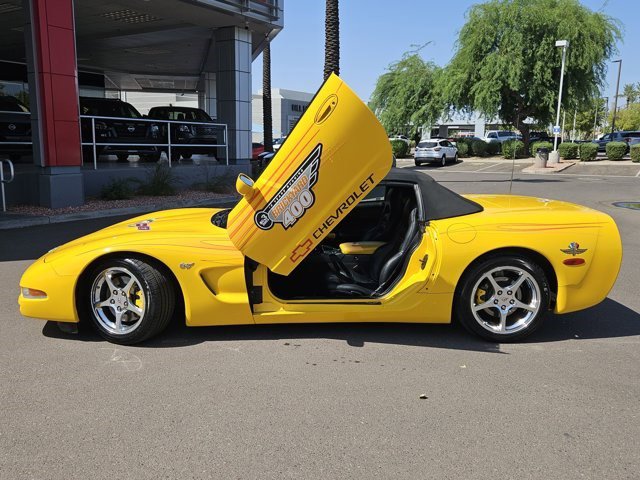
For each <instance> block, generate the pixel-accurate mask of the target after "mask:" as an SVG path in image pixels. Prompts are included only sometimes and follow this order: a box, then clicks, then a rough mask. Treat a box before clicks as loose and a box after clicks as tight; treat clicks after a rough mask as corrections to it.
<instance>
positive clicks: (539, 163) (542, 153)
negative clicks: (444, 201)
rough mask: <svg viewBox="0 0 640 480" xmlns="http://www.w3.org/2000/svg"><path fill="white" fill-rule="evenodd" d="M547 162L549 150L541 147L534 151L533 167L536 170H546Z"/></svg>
mask: <svg viewBox="0 0 640 480" xmlns="http://www.w3.org/2000/svg"><path fill="white" fill-rule="evenodd" d="M548 161H549V149H548V148H545V147H542V148H538V149H537V150H536V159H535V162H534V165H535V167H536V168H547V162H548Z"/></svg>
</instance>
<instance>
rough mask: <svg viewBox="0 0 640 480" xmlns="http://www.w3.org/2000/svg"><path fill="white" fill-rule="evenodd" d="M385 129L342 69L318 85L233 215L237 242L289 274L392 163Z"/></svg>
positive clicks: (244, 187) (241, 184) (244, 180)
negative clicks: (356, 92) (315, 92)
mask: <svg viewBox="0 0 640 480" xmlns="http://www.w3.org/2000/svg"><path fill="white" fill-rule="evenodd" d="M391 163H392V153H391V145H390V143H389V140H388V138H387V134H386V132H385V130H384V128H383V127H382V125H380V122H378V119H377V118H376V117H375V115H374V114H373V112H372V111H371V110H370V109H369V108H368V107H367V106H366V105H365V104H364V103H362V101H361V100H360V99H359V98H358V97H357V95H356V94H355V93H354V92H353V91H352V90H351V89H350V88H349V87H348V86H347V84H346V83H344V82H343V81H342V80H341V79H340V78H339V77H337V76H336V75H331V77H329V78H328V79H327V81H326V82H325V83H324V85H323V86H322V88H321V89H320V90H319V91H318V93H317V94H316V96H315V97H314V99H313V101H312V102H311V104H310V105H309V107H308V109H307V110H306V112H305V113H304V115H303V116H302V117H301V118H300V120H299V121H298V124H297V125H296V127H295V128H294V129H293V131H292V132H291V134H290V135H289V136H288V137H287V140H286V141H285V142H284V143H283V144H282V146H281V147H280V149H279V150H278V153H277V154H276V155H275V157H274V158H273V160H272V161H271V163H270V164H269V165H268V167H267V168H266V169H265V171H264V172H263V173H262V175H261V176H260V178H258V180H257V181H256V182H255V183H253V181H252V180H251V179H249V178H248V177H246V176H245V177H239V179H238V183H237V184H238V190H239V191H240V193H242V194H243V198H242V200H240V202H239V203H238V205H236V207H235V208H234V209H233V210H232V211H231V213H230V214H229V219H228V223H227V229H228V232H229V236H230V238H231V241H232V242H233V244H234V245H235V246H236V247H237V248H238V249H239V250H241V251H242V252H243V253H244V255H246V256H247V257H249V258H251V259H253V260H255V261H257V262H259V263H262V264H263V265H266V266H267V267H268V268H269V269H271V271H273V272H275V273H279V274H281V275H288V274H289V273H290V272H291V271H292V270H293V269H294V268H295V267H296V266H297V265H299V264H300V262H301V261H302V260H303V259H304V258H305V257H306V256H307V255H308V254H309V252H311V251H312V250H313V249H314V248H315V247H316V246H317V245H318V244H319V243H320V242H321V241H322V239H323V238H325V237H326V236H327V234H328V233H329V232H331V230H332V229H334V228H335V227H336V225H337V224H338V223H340V221H341V220H342V219H343V218H344V217H345V216H346V215H347V214H348V213H349V212H350V211H351V210H352V209H353V208H354V207H355V206H356V205H357V204H358V203H359V202H360V200H362V199H363V198H364V197H365V196H366V195H367V194H368V193H369V192H370V191H371V189H372V188H373V187H374V186H375V185H377V184H378V183H379V182H380V181H381V180H382V179H383V178H384V176H385V175H386V174H387V172H388V171H389V169H390V168H391Z"/></svg>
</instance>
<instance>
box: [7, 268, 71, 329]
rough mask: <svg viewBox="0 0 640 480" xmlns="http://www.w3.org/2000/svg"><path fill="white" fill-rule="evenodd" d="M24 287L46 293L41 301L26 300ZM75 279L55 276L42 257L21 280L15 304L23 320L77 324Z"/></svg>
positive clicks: (34, 299) (35, 299)
mask: <svg viewBox="0 0 640 480" xmlns="http://www.w3.org/2000/svg"><path fill="white" fill-rule="evenodd" d="M23 288H32V289H35V290H41V291H43V292H45V293H46V295H47V296H46V297H44V298H28V297H25V296H24V295H23V293H22V289H23ZM74 292H75V276H71V275H69V276H63V275H58V274H57V273H56V272H55V270H54V269H53V267H52V266H51V265H50V264H47V263H45V262H44V257H41V258H40V259H38V260H37V261H36V262H35V263H33V264H32V265H31V266H30V267H29V268H28V269H27V271H26V272H24V274H23V275H22V278H21V279H20V296H19V297H18V304H19V305H20V313H21V314H22V315H24V316H25V317H33V318H42V319H45V320H55V321H57V322H72V323H77V322H78V312H77V311H76V306H75V301H74V297H75V295H74Z"/></svg>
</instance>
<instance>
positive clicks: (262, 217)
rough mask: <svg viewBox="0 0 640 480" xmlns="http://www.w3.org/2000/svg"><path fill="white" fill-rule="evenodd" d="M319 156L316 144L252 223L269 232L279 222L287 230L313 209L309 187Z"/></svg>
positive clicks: (316, 178)
mask: <svg viewBox="0 0 640 480" xmlns="http://www.w3.org/2000/svg"><path fill="white" fill-rule="evenodd" d="M321 154H322V144H321V143H319V144H318V145H316V147H315V148H314V149H313V151H312V152H311V153H310V154H309V156H308V157H307V158H306V159H305V160H304V162H302V165H300V167H299V168H298V169H297V170H296V171H295V172H293V175H291V177H289V179H288V180H287V181H286V182H285V183H284V185H283V186H282V188H281V189H280V190H278V192H277V193H276V194H275V195H274V197H273V198H272V199H271V200H270V201H269V203H267V205H266V207H264V208H263V209H261V210H258V211H257V212H256V214H255V216H254V221H255V222H256V225H257V226H258V228H260V229H262V230H270V229H271V228H273V225H274V224H276V223H279V224H280V225H282V227H283V228H284V229H285V230H287V229H288V228H291V227H292V226H294V225H295V223H296V222H297V221H298V220H299V219H300V218H302V216H303V215H304V214H305V212H306V211H307V210H308V209H309V208H311V207H312V206H313V204H314V202H315V200H316V197H315V194H314V193H313V186H314V185H315V184H316V183H317V182H318V168H319V167H320V156H321Z"/></svg>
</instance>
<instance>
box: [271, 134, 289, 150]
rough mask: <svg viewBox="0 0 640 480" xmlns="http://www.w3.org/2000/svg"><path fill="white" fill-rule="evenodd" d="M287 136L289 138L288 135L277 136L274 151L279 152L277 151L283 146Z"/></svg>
mask: <svg viewBox="0 0 640 480" xmlns="http://www.w3.org/2000/svg"><path fill="white" fill-rule="evenodd" d="M286 138H287V137H282V138H276V139H275V140H274V141H273V151H274V152H277V151H278V150H279V149H280V147H281V146H282V144H283V143H284V141H285V139H286Z"/></svg>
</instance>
